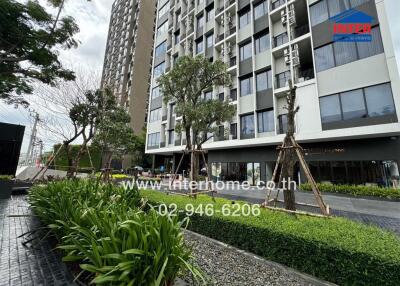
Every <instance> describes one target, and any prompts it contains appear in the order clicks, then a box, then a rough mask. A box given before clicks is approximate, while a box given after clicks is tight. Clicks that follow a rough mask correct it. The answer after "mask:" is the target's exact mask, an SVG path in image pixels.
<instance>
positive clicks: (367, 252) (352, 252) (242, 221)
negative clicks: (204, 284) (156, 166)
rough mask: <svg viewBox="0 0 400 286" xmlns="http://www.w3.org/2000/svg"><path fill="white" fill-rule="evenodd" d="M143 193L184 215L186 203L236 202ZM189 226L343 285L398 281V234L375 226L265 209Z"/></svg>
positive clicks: (201, 219) (195, 220)
mask: <svg viewBox="0 0 400 286" xmlns="http://www.w3.org/2000/svg"><path fill="white" fill-rule="evenodd" d="M141 194H142V196H143V197H144V198H147V199H148V200H149V202H150V203H152V204H154V205H157V204H159V203H161V202H162V203H165V204H167V205H169V204H171V203H174V204H176V205H177V207H178V210H182V212H178V214H179V215H180V216H185V214H184V210H185V206H186V205H187V204H193V206H194V207H196V206H198V205H200V204H203V206H204V205H205V204H213V205H214V210H221V209H222V206H223V205H224V204H231V203H232V201H229V200H225V199H221V198H217V199H216V202H213V201H212V200H211V198H210V197H208V196H198V198H197V199H192V198H188V197H183V196H175V195H167V194H165V193H161V192H158V191H150V190H143V191H141ZM237 203H239V204H243V203H244V202H237ZM189 229H191V230H193V231H195V232H198V233H201V234H203V235H206V236H209V237H212V238H215V239H217V240H220V241H223V242H225V243H228V244H231V245H234V246H236V247H238V248H241V249H244V250H247V251H250V252H253V253H255V254H258V255H260V256H263V257H265V258H266V259H268V260H273V261H276V262H278V263H282V264H284V265H287V266H289V267H292V268H295V269H298V270H300V271H303V272H305V273H309V274H311V275H314V276H316V277H319V278H321V279H325V280H327V281H331V282H334V283H337V284H340V285H399V281H400V271H399V270H400V239H399V238H398V237H397V236H396V235H394V234H393V233H390V232H388V231H384V230H382V229H379V228H377V227H373V226H367V225H364V224H361V223H356V222H353V221H350V220H347V219H343V218H337V217H333V218H317V217H311V216H306V215H292V214H287V213H283V212H280V211H272V210H267V209H261V213H260V215H259V216H250V217H244V216H239V217H234V216H223V215H222V214H221V213H218V212H217V211H215V213H214V215H213V216H210V217H208V216H200V215H198V214H194V215H193V216H191V217H190V224H189Z"/></svg>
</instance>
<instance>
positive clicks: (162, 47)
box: [155, 41, 167, 57]
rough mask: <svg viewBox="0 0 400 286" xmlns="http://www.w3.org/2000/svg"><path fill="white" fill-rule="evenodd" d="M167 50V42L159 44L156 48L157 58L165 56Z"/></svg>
mask: <svg viewBox="0 0 400 286" xmlns="http://www.w3.org/2000/svg"><path fill="white" fill-rule="evenodd" d="M166 49H167V41H164V42H162V43H161V44H159V45H158V46H157V47H156V51H155V54H156V57H159V56H162V55H164V54H165V52H166Z"/></svg>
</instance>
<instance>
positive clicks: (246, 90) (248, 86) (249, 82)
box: [240, 76, 253, 96]
mask: <svg viewBox="0 0 400 286" xmlns="http://www.w3.org/2000/svg"><path fill="white" fill-rule="evenodd" d="M252 93H253V76H248V77H245V78H241V79H240V96H246V95H250V94H252Z"/></svg>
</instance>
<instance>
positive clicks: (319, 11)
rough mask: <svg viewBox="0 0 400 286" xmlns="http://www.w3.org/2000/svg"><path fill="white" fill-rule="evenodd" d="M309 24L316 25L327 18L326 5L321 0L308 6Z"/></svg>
mask: <svg viewBox="0 0 400 286" xmlns="http://www.w3.org/2000/svg"><path fill="white" fill-rule="evenodd" d="M310 18H311V25H312V26H316V25H318V24H320V23H322V22H324V21H326V20H328V18H329V13H328V6H327V4H326V1H325V0H323V1H321V2H318V3H317V4H315V5H312V6H311V7H310Z"/></svg>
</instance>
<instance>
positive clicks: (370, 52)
mask: <svg viewBox="0 0 400 286" xmlns="http://www.w3.org/2000/svg"><path fill="white" fill-rule="evenodd" d="M371 33H372V41H371V42H360V43H354V42H335V43H333V44H329V45H327V46H323V47H321V48H318V49H316V50H315V51H314V54H315V64H316V69H317V72H321V71H324V70H327V69H330V68H333V67H335V66H340V65H344V64H347V63H350V62H353V61H356V60H359V59H363V58H367V57H371V56H374V55H377V54H380V53H383V44H382V37H381V33H380V30H379V26H377V27H374V28H373V29H372V31H371Z"/></svg>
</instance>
